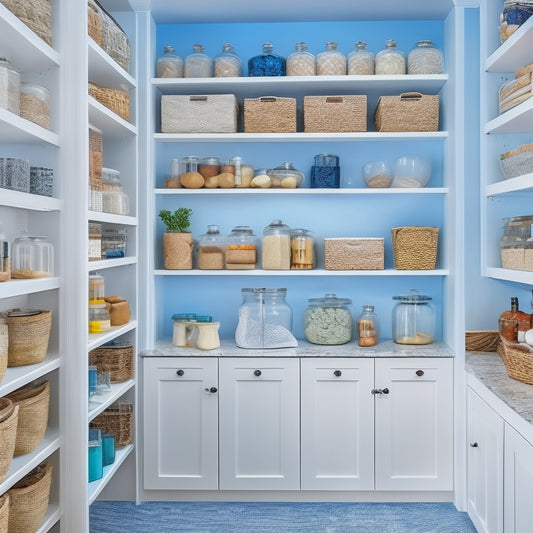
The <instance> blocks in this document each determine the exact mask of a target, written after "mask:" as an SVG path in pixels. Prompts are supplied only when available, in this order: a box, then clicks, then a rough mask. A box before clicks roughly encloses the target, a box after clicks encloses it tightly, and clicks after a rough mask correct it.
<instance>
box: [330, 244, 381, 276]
mask: <svg viewBox="0 0 533 533" xmlns="http://www.w3.org/2000/svg"><path fill="white" fill-rule="evenodd" d="M384 260H385V254H384V239H382V238H374V237H363V238H361V237H357V238H350V237H338V238H328V239H324V262H325V266H326V270H383V269H384V268H385V266H384Z"/></svg>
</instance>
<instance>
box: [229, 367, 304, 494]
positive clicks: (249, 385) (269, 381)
mask: <svg viewBox="0 0 533 533" xmlns="http://www.w3.org/2000/svg"><path fill="white" fill-rule="evenodd" d="M299 373H300V368H299V360H298V359H293V358H287V359H281V358H278V359H271V358H249V359H248V358H238V359H235V358H231V359H230V358H228V359H221V360H220V398H219V401H220V406H219V417H220V442H219V448H220V450H219V452H220V456H219V459H220V488H221V489H244V490H248V489H275V490H285V489H299V488H300V468H299V465H300V420H299V418H300V416H299V414H300V386H299Z"/></svg>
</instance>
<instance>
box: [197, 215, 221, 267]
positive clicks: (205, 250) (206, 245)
mask: <svg viewBox="0 0 533 533" xmlns="http://www.w3.org/2000/svg"><path fill="white" fill-rule="evenodd" d="M224 246H225V239H224V236H223V235H221V234H220V230H219V228H218V226H216V225H210V226H207V232H206V233H204V234H203V235H201V236H200V239H199V244H198V252H197V261H198V268H199V269H200V270H222V269H223V268H224Z"/></svg>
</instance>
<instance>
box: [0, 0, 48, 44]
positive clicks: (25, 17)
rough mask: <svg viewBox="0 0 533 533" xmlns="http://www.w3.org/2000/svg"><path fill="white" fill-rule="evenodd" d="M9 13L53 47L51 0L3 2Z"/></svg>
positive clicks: (7, 0)
mask: <svg viewBox="0 0 533 533" xmlns="http://www.w3.org/2000/svg"><path fill="white" fill-rule="evenodd" d="M1 2H2V4H4V5H5V6H6V7H7V9H9V11H11V12H12V13H13V14H14V15H16V16H17V17H18V18H19V19H20V20H22V22H24V24H26V26H28V27H29V28H30V29H31V30H32V31H33V32H35V33H36V34H37V35H38V36H39V37H40V38H41V39H42V40H43V41H44V42H45V43H47V44H48V45H50V46H52V6H51V4H50V0H1Z"/></svg>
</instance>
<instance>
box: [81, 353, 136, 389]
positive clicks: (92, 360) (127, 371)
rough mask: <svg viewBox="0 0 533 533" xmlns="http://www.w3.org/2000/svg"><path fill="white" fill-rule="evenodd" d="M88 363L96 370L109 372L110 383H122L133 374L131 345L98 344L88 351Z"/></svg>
mask: <svg viewBox="0 0 533 533" xmlns="http://www.w3.org/2000/svg"><path fill="white" fill-rule="evenodd" d="M89 364H90V365H94V366H96V368H97V369H98V372H109V373H110V379H111V383H122V382H123V381H127V380H128V379H132V378H133V375H134V363H133V346H132V345H131V344H127V345H123V346H100V347H98V348H95V349H94V350H91V351H90V352H89Z"/></svg>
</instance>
